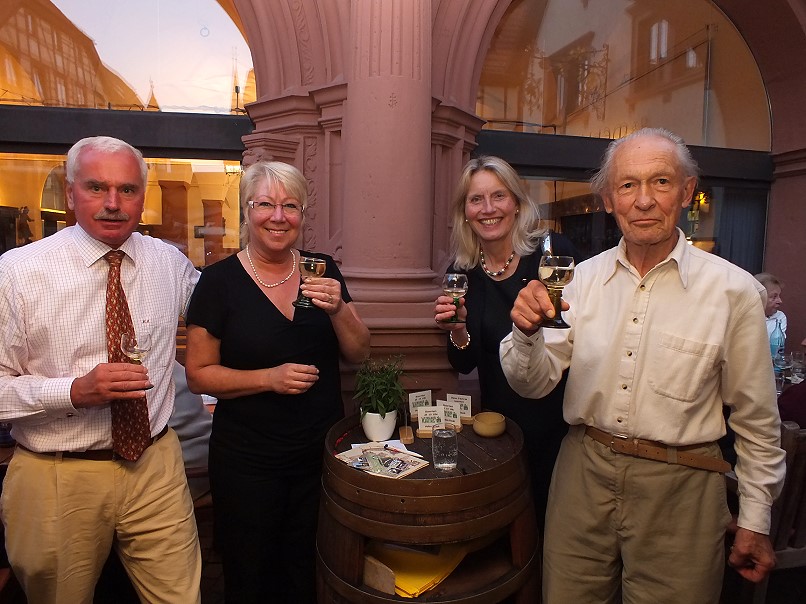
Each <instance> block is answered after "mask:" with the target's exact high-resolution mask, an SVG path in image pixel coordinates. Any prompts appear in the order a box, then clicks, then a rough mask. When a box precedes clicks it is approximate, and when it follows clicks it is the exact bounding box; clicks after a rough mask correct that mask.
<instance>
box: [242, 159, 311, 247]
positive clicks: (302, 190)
mask: <svg viewBox="0 0 806 604" xmlns="http://www.w3.org/2000/svg"><path fill="white" fill-rule="evenodd" d="M263 182H268V183H269V185H272V184H278V185H282V186H283V188H284V189H285V191H286V193H288V195H289V196H290V197H293V198H294V199H296V200H297V201H298V202H299V203H300V205H301V206H302V208H303V210H304V209H305V205H306V204H307V203H308V182H307V181H306V180H305V176H303V174H302V172H300V171H299V170H298V169H297V168H295V167H294V166H292V165H290V164H286V163H283V162H279V161H260V162H257V163H254V164H252V165H251V166H249V167H248V168H247V169H246V170H245V171H244V173H243V175H242V176H241V184H240V188H239V191H240V200H241V215H242V216H243V222H242V223H241V246H242V247H243V246H246V245H247V244H248V243H249V211H248V210H247V205H246V202H247V201H250V200H251V199H252V198H253V197H254V195H255V193H256V192H257V189H258V187H259V186H260V185H261V184H263ZM303 217H304V215H303Z"/></svg>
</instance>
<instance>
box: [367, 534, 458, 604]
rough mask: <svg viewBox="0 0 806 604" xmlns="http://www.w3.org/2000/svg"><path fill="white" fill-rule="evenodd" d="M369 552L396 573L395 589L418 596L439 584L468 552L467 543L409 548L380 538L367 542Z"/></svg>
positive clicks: (400, 593) (407, 594)
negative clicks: (430, 549) (435, 547)
mask: <svg viewBox="0 0 806 604" xmlns="http://www.w3.org/2000/svg"><path fill="white" fill-rule="evenodd" d="M367 553H368V554H369V555H371V556H374V557H375V558H377V559H378V560H380V561H381V562H383V563H384V564H385V565H386V566H388V567H389V568H391V569H392V570H393V571H394V573H395V593H397V595H399V596H401V597H403V598H416V597H417V596H419V595H420V594H422V593H424V592H426V591H428V590H429V589H431V588H433V587H435V586H437V585H439V584H440V582H442V581H443V580H444V579H445V577H447V576H448V575H449V574H451V572H453V570H454V569H455V568H456V567H457V566H459V563H460V562H461V561H462V560H463V559H464V557H465V554H466V553H467V546H466V544H464V543H449V544H445V545H442V546H439V548H438V549H435V553H430V552H427V551H420V550H416V549H408V548H406V547H405V546H397V545H390V544H387V543H381V542H377V541H370V542H369V543H368V544H367Z"/></svg>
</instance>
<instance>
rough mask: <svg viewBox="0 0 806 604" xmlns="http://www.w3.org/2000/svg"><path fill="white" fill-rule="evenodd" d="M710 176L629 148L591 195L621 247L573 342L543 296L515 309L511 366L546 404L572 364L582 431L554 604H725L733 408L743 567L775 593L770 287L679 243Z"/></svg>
mask: <svg viewBox="0 0 806 604" xmlns="http://www.w3.org/2000/svg"><path fill="white" fill-rule="evenodd" d="M696 174H697V165H696V163H695V162H694V160H693V158H692V157H691V155H690V153H689V151H688V149H687V148H686V146H685V145H684V144H683V142H682V140H680V139H679V137H677V136H675V135H673V134H672V133H670V132H668V131H664V130H660V129H645V130H641V131H638V132H636V133H633V134H632V135H630V136H628V137H625V138H624V139H620V140H618V141H614V142H613V143H611V145H610V147H609V148H608V152H607V154H606V155H605V160H604V163H603V166H602V169H601V170H600V172H599V174H598V175H597V176H596V177H595V178H594V181H593V183H592V185H593V188H594V191H595V192H597V193H599V194H600V195H601V196H602V198H603V200H604V203H605V207H606V209H607V211H608V212H609V213H612V214H614V216H615V218H616V220H617V221H618V224H619V227H620V228H621V231H622V233H623V239H622V240H621V242H620V244H619V246H618V247H616V248H614V249H611V250H608V251H606V252H603V253H602V254H600V255H598V256H596V257H594V258H592V259H590V260H588V261H586V262H583V263H582V264H580V265H579V266H578V267H577V269H576V275H575V276H574V279H573V281H572V282H571V283H570V284H569V285H568V286H567V287H566V288H565V291H564V296H563V297H564V300H565V304H564V308H565V309H566V310H565V312H564V318H565V320H566V321H567V322H568V323H569V324H570V329H548V328H541V322H542V321H543V320H544V318H549V317H552V316H553V315H554V312H553V307H552V304H551V301H550V300H549V297H548V295H547V292H546V289H545V288H544V287H543V286H542V285H541V284H540V283H539V282H538V281H532V282H530V283H529V285H528V286H527V287H526V288H524V289H523V290H522V291H521V293H520V295H519V296H518V298H517V300H516V302H515V306H514V308H513V310H512V313H511V316H512V320H513V324H514V327H513V331H512V333H511V334H509V335H508V336H507V337H506V338H504V340H503V341H502V343H501V350H500V354H501V363H502V367H503V369H504V373H505V374H506V376H507V379H508V381H509V383H510V385H511V386H512V387H513V389H515V390H516V391H517V392H518V393H519V394H521V395H523V396H528V397H534V398H538V397H540V396H543V395H544V394H545V393H546V392H548V391H550V390H551V389H552V388H553V387H554V385H555V384H556V383H557V381H558V380H559V379H560V376H561V375H562V372H563V370H564V369H566V368H569V367H570V371H569V377H568V384H567V388H566V393H565V401H564V406H563V409H564V416H565V419H566V421H567V422H568V423H569V424H571V430H570V432H569V434H568V436H567V437H566V439H565V441H564V442H563V445H562V448H561V451H560V455H559V457H558V460H557V464H556V466H555V470H554V476H553V479H552V486H551V493H550V495H549V504H548V508H549V509H548V512H547V516H546V537H545V551H544V586H543V591H544V601H545V602H546V603H547V604H553V603H555V602H579V603H585V602H591V603H593V602H596V603H601V602H616V601H619V600H618V598H619V597H620V596H619V593H623V599H624V601H625V602H626V601H629V602H653V603H659V602H668V603H670V604H672V603H679V602H713V603H716V602H718V601H719V595H720V588H721V583H722V574H723V568H724V549H723V548H724V545H723V543H724V536H725V531H726V527H727V524H728V521H729V513H728V510H727V503H726V499H725V485H724V477H723V476H722V474H721V472H724V471H725V470H726V469H727V468H728V467H729V466H728V465H727V463H726V462H724V461H722V459H721V455H720V452H719V447H718V445H717V444H716V441H717V440H718V439H719V438H720V437H721V436H722V435H723V434H724V433H725V424H724V419H723V415H722V406H723V404H728V405H730V407H731V409H732V413H731V417H730V423H731V426H732V427H733V429H734V431H735V432H736V445H735V446H736V452H737V456H738V463H737V466H736V473H737V475H738V477H739V485H740V512H739V519H738V526H739V529H738V532H737V534H736V538H735V541H734V547H733V550H732V552H731V556H730V558H729V562H730V564H732V565H733V566H734V567H736V568H737V570H738V571H739V572H740V573H741V574H742V575H743V576H745V577H747V578H748V579H750V580H755V581H757V580H761V579H762V578H763V577H764V576H765V575H766V573H768V572H769V571H770V570H771V569H772V567H773V566H774V564H775V556H774V553H773V550H772V546H771V544H770V541H769V538H768V536H767V534H768V533H769V528H770V507H771V504H772V501H773V499H774V498H775V497H776V496H777V495H778V493H779V492H780V488H781V485H782V482H783V477H784V469H785V466H784V455H783V451H782V450H781V449H780V447H779V444H780V443H779V438H780V433H779V430H780V419H779V417H778V410H777V407H776V402H775V387H774V381H773V374H772V364H771V363H770V357H769V346H768V345H767V337H766V329H765V326H764V310H763V306H762V303H761V297H760V295H759V293H760V292H759V288H760V287H761V286H760V285H759V284H758V282H756V281H755V279H753V277H752V276H751V275H750V274H748V273H746V272H745V271H743V270H742V269H740V268H738V267H736V266H734V265H732V264H730V263H729V262H726V261H725V260H723V259H721V258H718V257H716V256H713V255H711V254H708V253H706V252H703V251H701V250H699V249H697V248H694V247H693V246H690V245H687V242H686V240H685V237H684V235H683V233H682V231H680V230H679V229H678V228H677V226H676V225H677V221H678V219H679V217H680V213H681V212H682V209H683V208H684V207H686V206H688V204H689V203H690V201H691V198H692V193H693V191H694V188H695V186H696Z"/></svg>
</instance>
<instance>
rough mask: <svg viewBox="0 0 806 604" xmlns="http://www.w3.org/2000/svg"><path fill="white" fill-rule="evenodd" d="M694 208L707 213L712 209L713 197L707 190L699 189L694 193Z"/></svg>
mask: <svg viewBox="0 0 806 604" xmlns="http://www.w3.org/2000/svg"><path fill="white" fill-rule="evenodd" d="M694 209H696V210H699V211H700V212H704V213H706V214H707V213H708V212H710V211H711V198H710V197H708V194H707V193H706V192H705V191H697V193H696V194H695V195H694Z"/></svg>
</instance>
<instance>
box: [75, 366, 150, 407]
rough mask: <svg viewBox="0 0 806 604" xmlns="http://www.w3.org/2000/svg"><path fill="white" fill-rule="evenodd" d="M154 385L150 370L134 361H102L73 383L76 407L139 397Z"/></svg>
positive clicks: (94, 405)
mask: <svg viewBox="0 0 806 604" xmlns="http://www.w3.org/2000/svg"><path fill="white" fill-rule="evenodd" d="M153 386H154V385H153V384H152V383H151V382H150V381H149V380H148V371H146V368H145V367H143V366H142V365H135V364H134V363H100V364H99V365H96V366H95V368H94V369H93V370H92V371H90V372H89V373H88V374H87V375H85V376H82V377H79V378H76V379H74V380H73V384H72V385H71V386H70V402H72V403H73V407H76V408H80V407H97V406H100V405H106V404H108V403H109V402H110V401H112V400H115V399H137V398H141V397H143V396H145V391H146V390H147V389H148V388H152V387H153Z"/></svg>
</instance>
